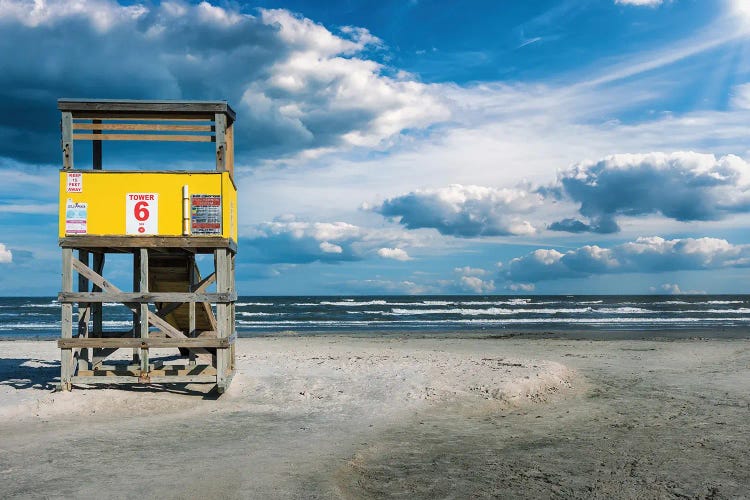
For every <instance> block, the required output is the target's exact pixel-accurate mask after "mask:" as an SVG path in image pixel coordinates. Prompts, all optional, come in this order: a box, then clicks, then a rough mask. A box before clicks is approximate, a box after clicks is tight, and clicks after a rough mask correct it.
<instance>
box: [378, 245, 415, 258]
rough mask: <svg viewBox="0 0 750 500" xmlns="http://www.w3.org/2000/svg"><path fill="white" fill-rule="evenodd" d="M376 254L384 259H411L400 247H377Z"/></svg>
mask: <svg viewBox="0 0 750 500" xmlns="http://www.w3.org/2000/svg"><path fill="white" fill-rule="evenodd" d="M378 255H379V256H381V257H382V258H384V259H393V260H401V261H406V260H411V257H409V254H408V253H406V251H405V250H402V249H401V248H380V249H378Z"/></svg>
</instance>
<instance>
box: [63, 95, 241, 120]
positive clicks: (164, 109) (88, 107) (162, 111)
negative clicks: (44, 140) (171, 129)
mask: <svg viewBox="0 0 750 500" xmlns="http://www.w3.org/2000/svg"><path fill="white" fill-rule="evenodd" d="M57 108H58V109H59V110H60V111H70V112H73V114H75V115H76V117H77V116H78V115H79V114H80V115H83V114H86V112H97V113H102V114H105V115H111V114H116V113H150V114H155V115H159V116H164V117H167V116H169V115H173V114H174V115H178V116H179V115H184V114H198V115H200V116H210V115H211V114H215V113H221V114H222V115H224V116H228V117H229V119H230V120H232V121H234V119H235V112H234V110H233V109H232V107H231V106H229V104H227V102H226V101H177V100H174V101H172V100H170V101H159V100H130V99H96V100H94V99H58V100H57ZM165 119H166V118H165Z"/></svg>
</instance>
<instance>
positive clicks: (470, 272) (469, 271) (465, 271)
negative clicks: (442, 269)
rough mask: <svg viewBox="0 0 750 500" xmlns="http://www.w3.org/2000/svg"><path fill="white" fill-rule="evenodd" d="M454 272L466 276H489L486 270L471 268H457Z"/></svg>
mask: <svg viewBox="0 0 750 500" xmlns="http://www.w3.org/2000/svg"><path fill="white" fill-rule="evenodd" d="M453 272H454V273H458V274H462V275H464V276H486V275H487V274H489V272H488V271H487V270H486V269H482V268H479V267H471V266H464V267H456V268H454V269H453Z"/></svg>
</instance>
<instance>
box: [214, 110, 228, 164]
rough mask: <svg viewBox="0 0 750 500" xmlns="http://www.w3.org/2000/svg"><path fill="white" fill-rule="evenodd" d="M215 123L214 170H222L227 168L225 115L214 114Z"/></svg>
mask: <svg viewBox="0 0 750 500" xmlns="http://www.w3.org/2000/svg"><path fill="white" fill-rule="evenodd" d="M214 124H215V125H216V132H215V133H216V170H218V171H219V172H223V171H225V170H226V169H227V140H226V131H227V117H226V115H224V113H217V114H216V115H214Z"/></svg>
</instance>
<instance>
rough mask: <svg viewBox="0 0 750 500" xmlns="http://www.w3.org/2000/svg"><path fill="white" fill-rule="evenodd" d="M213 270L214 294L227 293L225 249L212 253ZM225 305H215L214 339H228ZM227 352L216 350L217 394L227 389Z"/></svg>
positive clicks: (227, 267) (227, 266)
mask: <svg viewBox="0 0 750 500" xmlns="http://www.w3.org/2000/svg"><path fill="white" fill-rule="evenodd" d="M214 256H215V257H214V259H215V264H214V265H215V268H216V292H217V293H223V292H227V291H229V285H230V282H229V273H228V271H229V264H228V259H227V251H226V249H223V248H220V249H217V250H215V251H214ZM227 316H228V310H227V304H216V337H217V338H226V337H228V336H229V335H228V331H227V325H228V321H227ZM227 368H228V367H227V350H226V349H217V350H216V387H217V388H218V390H219V393H222V392H224V391H225V390H226V388H227V378H226V377H227V373H226V372H227Z"/></svg>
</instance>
